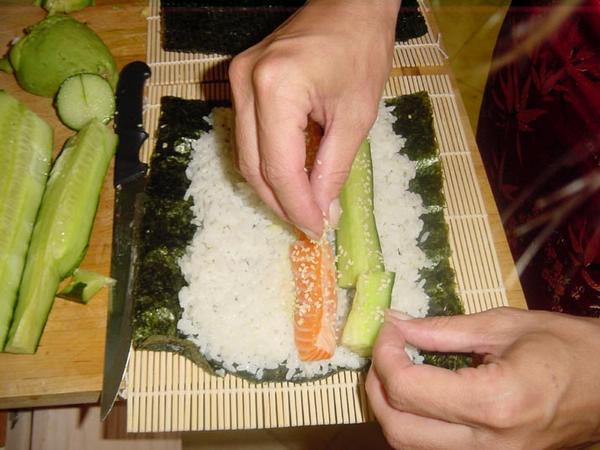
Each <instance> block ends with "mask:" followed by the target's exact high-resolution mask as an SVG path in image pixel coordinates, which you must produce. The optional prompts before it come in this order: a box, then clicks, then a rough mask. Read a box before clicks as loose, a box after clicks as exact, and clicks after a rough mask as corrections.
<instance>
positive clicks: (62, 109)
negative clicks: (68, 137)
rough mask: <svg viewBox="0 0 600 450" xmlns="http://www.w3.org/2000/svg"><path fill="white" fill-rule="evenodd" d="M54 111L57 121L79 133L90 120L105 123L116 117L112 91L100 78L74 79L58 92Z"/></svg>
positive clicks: (95, 76)
mask: <svg viewBox="0 0 600 450" xmlns="http://www.w3.org/2000/svg"><path fill="white" fill-rule="evenodd" d="M56 111H57V112H58V116H59V117H60V120H62V122H63V123H64V124H65V125H66V126H68V127H69V128H72V129H73V130H80V129H81V128H83V126H84V125H85V124H86V123H88V122H89V121H90V120H91V119H98V120H99V121H100V122H102V123H107V122H108V121H110V119H111V118H112V116H113V115H114V113H115V96H114V94H113V90H112V87H111V86H110V84H108V82H107V81H106V80H105V79H104V78H102V77H101V76H99V75H95V74H92V73H84V74H79V75H73V76H72V77H69V78H67V79H66V80H65V81H63V83H62V84H61V86H60V89H59V90H58V94H57V95H56Z"/></svg>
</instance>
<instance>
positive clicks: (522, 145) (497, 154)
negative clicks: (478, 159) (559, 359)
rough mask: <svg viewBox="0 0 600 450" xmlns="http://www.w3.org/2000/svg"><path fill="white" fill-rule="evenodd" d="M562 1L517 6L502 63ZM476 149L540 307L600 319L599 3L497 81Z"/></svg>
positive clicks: (532, 303)
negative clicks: (479, 153) (480, 156)
mask: <svg viewBox="0 0 600 450" xmlns="http://www.w3.org/2000/svg"><path fill="white" fill-rule="evenodd" d="M559 4H560V2H551V1H543V2H541V1H529V2H513V4H512V5H511V8H510V10H509V12H508V14H507V17H506V19H505V22H504V24H503V26H502V29H501V32H500V36H499V39H498V43H497V44H496V49H495V51H494V58H495V60H500V59H501V58H502V57H503V56H505V55H507V54H508V53H507V52H509V51H510V50H511V49H515V48H516V46H518V44H519V43H521V42H523V41H522V39H523V38H524V37H526V36H530V35H531V33H532V32H534V31H536V30H539V29H540V28H538V27H541V23H542V20H543V19H544V18H547V17H549V14H550V12H551V9H552V8H557V7H560V6H558V5H559ZM477 142H478V145H479V149H480V152H481V155H482V158H483V160H484V164H485V167H486V170H487V174H488V178H489V180H490V184H491V186H492V190H493V192H494V196H495V198H496V202H497V204H498V208H499V210H500V213H501V215H502V218H503V221H504V226H505V230H506V233H507V236H508V240H509V245H510V248H511V251H512V253H513V257H514V259H515V261H519V265H523V267H524V270H523V271H522V273H521V283H522V285H523V290H524V292H525V296H526V298H527V303H528V305H529V307H530V308H533V309H549V310H553V311H560V312H566V313H571V314H577V315H588V316H597V317H599V316H600V0H591V1H584V2H582V3H581V4H580V5H579V6H578V7H577V8H576V9H575V10H574V12H572V13H571V14H570V15H569V16H568V18H567V19H566V20H564V21H563V22H562V23H561V25H560V27H559V28H558V29H557V30H555V31H553V32H552V33H551V34H550V35H548V36H546V38H545V39H544V40H543V41H541V43H539V44H538V45H536V46H535V48H534V49H533V51H530V52H529V53H528V54H527V55H526V56H520V57H519V58H517V59H513V60H512V62H510V63H508V64H504V65H502V67H501V68H499V69H498V70H496V71H495V72H493V73H491V74H490V76H489V78H488V83H487V86H486V89H485V94H484V99H483V103H482V108H481V114H480V119H479V126H478V130H477Z"/></svg>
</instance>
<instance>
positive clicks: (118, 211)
mask: <svg viewBox="0 0 600 450" xmlns="http://www.w3.org/2000/svg"><path fill="white" fill-rule="evenodd" d="M149 77H150V68H149V67H148V66H147V65H146V64H145V63H143V62H141V61H135V62H132V63H130V64H128V65H127V66H125V67H124V68H123V70H122V71H121V74H120V77H119V83H118V85H117V94H116V103H117V113H116V115H115V131H116V133H117V134H118V136H119V144H118V147H117V152H116V156H115V171H114V186H115V204H114V216H113V240H112V260H111V268H110V273H111V277H112V278H114V279H115V280H116V284H115V285H114V286H113V288H112V290H111V292H110V295H109V300H108V321H107V329H106V348H105V351H104V379H103V385H102V396H101V399H100V413H101V418H102V420H104V419H105V418H106V416H108V413H109V412H110V410H111V409H112V406H113V404H114V402H115V399H116V397H117V394H118V392H119V387H120V386H121V380H122V379H123V374H124V372H125V367H126V366H127V360H128V359H129V349H130V346H131V335H132V315H133V298H132V296H131V288H132V283H133V276H132V274H133V269H134V264H135V256H136V255H135V248H134V247H133V245H132V244H133V234H134V221H135V220H134V219H135V218H136V215H135V211H136V210H138V211H139V204H140V202H141V199H142V194H143V192H144V187H145V185H146V165H145V164H143V163H142V162H140V159H139V150H140V147H141V146H142V144H143V143H144V141H145V140H146V139H147V138H148V133H146V131H144V128H143V125H142V106H143V98H144V82H145V81H146V80H147V79H148V78H149Z"/></svg>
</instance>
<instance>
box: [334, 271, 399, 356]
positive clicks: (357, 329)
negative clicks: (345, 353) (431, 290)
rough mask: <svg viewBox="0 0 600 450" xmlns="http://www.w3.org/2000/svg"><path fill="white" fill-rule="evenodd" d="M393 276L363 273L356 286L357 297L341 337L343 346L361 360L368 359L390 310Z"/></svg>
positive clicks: (391, 273) (392, 274) (355, 296)
mask: <svg viewBox="0 0 600 450" xmlns="http://www.w3.org/2000/svg"><path fill="white" fill-rule="evenodd" d="M395 279H396V274H395V273H394V272H370V273H363V274H361V275H360V276H359V277H358V281H357V283H356V294H355V295H354V300H353V303H352V309H351V310H350V314H348V319H347V320H346V326H345V327H344V332H343V333H342V345H344V346H346V347H348V348H349V349H350V350H352V351H353V352H354V353H357V354H358V355H360V356H363V357H370V356H371V353H372V351H373V345H374V344H375V339H377V335H378V334H379V329H380V328H381V324H382V323H383V313H384V311H385V310H386V309H387V308H389V307H390V302H391V300H392V288H393V287H394V280H395Z"/></svg>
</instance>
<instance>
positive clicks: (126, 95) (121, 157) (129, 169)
mask: <svg viewBox="0 0 600 450" xmlns="http://www.w3.org/2000/svg"><path fill="white" fill-rule="evenodd" d="M150 74H151V71H150V67H148V65H147V64H146V63H144V62H142V61H134V62H132V63H129V64H127V65H126V66H125V67H124V68H123V70H122V71H121V74H120V75H119V83H118V84H117V95H116V103H117V113H116V116H115V131H116V132H117V134H118V136H119V144H118V147H117V155H116V158H115V175H114V185H115V186H118V185H120V184H123V183H126V182H127V181H130V180H132V179H135V178H137V177H139V176H142V175H144V174H145V173H146V165H145V164H143V163H142V162H140V159H139V150H140V147H141V146H142V144H143V143H144V141H145V140H146V139H147V138H148V133H146V131H145V130H144V126H143V123H142V108H143V103H144V83H145V82H146V80H147V79H148V78H150Z"/></svg>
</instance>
